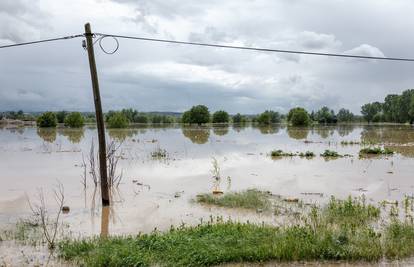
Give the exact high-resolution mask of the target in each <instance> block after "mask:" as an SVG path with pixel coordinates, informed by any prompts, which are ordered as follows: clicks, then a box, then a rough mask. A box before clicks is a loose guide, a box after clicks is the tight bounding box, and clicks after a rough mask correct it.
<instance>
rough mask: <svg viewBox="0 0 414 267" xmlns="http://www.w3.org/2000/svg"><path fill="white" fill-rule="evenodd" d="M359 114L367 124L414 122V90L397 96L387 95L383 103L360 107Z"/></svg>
mask: <svg viewBox="0 0 414 267" xmlns="http://www.w3.org/2000/svg"><path fill="white" fill-rule="evenodd" d="M361 114H362V116H363V117H364V119H365V120H366V121H368V122H395V123H410V124H413V122H414V89H409V90H405V91H403V92H402V93H401V95H398V94H389V95H387V96H386V97H385V99H384V102H372V103H367V104H365V105H363V106H362V107H361Z"/></svg>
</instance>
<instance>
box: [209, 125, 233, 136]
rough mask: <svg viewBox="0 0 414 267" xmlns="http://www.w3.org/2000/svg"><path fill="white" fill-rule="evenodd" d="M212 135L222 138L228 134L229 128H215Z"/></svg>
mask: <svg viewBox="0 0 414 267" xmlns="http://www.w3.org/2000/svg"><path fill="white" fill-rule="evenodd" d="M213 133H214V134H215V135H218V136H223V135H226V134H228V133H229V126H215V127H213Z"/></svg>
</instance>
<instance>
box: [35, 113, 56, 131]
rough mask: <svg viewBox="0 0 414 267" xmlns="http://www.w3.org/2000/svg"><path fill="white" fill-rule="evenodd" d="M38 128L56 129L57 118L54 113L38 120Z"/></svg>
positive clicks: (42, 116) (41, 116)
mask: <svg viewBox="0 0 414 267" xmlns="http://www.w3.org/2000/svg"><path fill="white" fill-rule="evenodd" d="M36 124H37V127H42V128H43V127H56V125H57V118H56V115H55V113H53V112H45V113H43V114H42V115H40V116H39V117H38V118H37V120H36Z"/></svg>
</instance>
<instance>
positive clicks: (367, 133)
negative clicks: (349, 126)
mask: <svg viewBox="0 0 414 267" xmlns="http://www.w3.org/2000/svg"><path fill="white" fill-rule="evenodd" d="M361 141H363V142H372V143H396V144H405V143H412V142H414V131H413V128H412V127H411V126H403V125H395V126H373V125H366V126H365V127H364V129H363V130H362V132H361Z"/></svg>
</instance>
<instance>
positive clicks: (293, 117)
mask: <svg viewBox="0 0 414 267" xmlns="http://www.w3.org/2000/svg"><path fill="white" fill-rule="evenodd" d="M287 120H288V122H290V123H291V124H292V125H293V126H307V125H309V123H310V118H309V114H308V112H307V111H306V110H305V109H304V108H301V107H296V108H292V109H291V110H290V111H289V113H288V116H287Z"/></svg>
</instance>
